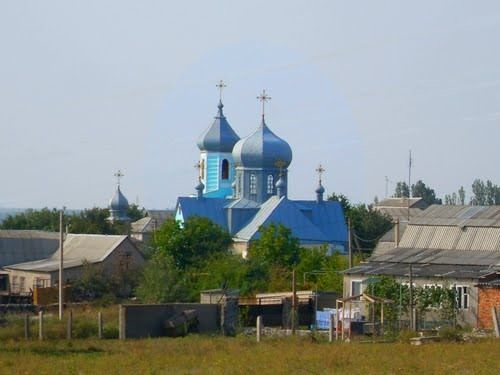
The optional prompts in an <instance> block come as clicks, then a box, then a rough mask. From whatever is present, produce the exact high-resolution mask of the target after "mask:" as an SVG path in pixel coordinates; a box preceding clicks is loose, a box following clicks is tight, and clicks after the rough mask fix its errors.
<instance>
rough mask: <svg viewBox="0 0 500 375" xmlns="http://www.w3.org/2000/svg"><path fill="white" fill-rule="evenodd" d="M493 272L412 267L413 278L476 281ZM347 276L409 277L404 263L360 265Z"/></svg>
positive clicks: (478, 268) (465, 267)
mask: <svg viewBox="0 0 500 375" xmlns="http://www.w3.org/2000/svg"><path fill="white" fill-rule="evenodd" d="M493 272H494V271H493V270H491V269H490V268H488V267H485V266H468V265H463V266H461V267H457V266H456V265H446V264H430V265H422V266H419V265H415V266H412V274H413V277H414V278H417V277H420V278H451V279H478V278H480V277H484V276H486V275H490V274H491V273H493ZM344 273H345V274H347V275H386V276H405V277H408V276H409V265H408V264H405V263H384V262H373V263H371V262H370V263H367V264H361V265H359V266H356V267H353V268H351V269H349V270H347V271H345V272H344Z"/></svg>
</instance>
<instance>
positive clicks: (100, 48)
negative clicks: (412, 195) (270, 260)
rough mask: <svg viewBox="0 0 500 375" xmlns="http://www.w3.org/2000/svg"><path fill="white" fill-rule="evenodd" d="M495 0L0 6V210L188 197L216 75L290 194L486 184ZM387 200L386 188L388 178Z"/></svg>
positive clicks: (493, 164)
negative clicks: (402, 184)
mask: <svg viewBox="0 0 500 375" xmlns="http://www.w3.org/2000/svg"><path fill="white" fill-rule="evenodd" d="M499 41H500V2H498V1H474V2H471V1H437V0H434V1H331V0H330V1H291V0H287V1H269V0H268V1H251V2H240V1H182V2H178V1H176V2H174V1H124V0H120V1H117V0H116V1H111V0H109V1H105V0H100V1H89V0H87V1H67V0H65V1H50V0H46V1H15V2H7V1H2V2H0V48H1V55H0V56H1V58H0V158H1V159H0V160H1V163H0V165H1V176H2V178H1V183H0V207H44V206H49V207H61V206H63V205H64V206H67V207H74V208H84V207H92V206H94V205H97V206H105V205H106V204H107V202H108V200H109V198H110V196H111V195H112V193H113V190H114V184H115V179H114V177H113V174H114V172H115V171H116V170H117V169H118V168H120V169H122V171H123V172H124V173H125V177H124V178H123V181H122V189H123V191H124V193H125V194H126V196H127V197H128V198H129V200H130V201H135V200H136V199H137V198H138V199H139V203H140V205H141V206H146V207H148V208H166V207H173V206H174V204H175V200H176V197H177V196H179V195H188V194H191V193H192V192H193V187H194V185H195V184H196V171H195V169H194V168H193V165H194V164H195V162H196V161H197V159H198V149H197V147H196V140H197V138H198V136H199V134H201V133H202V132H203V130H205V129H206V128H207V127H208V126H209V125H210V123H211V122H212V121H213V116H214V115H215V113H216V109H217V108H216V104H217V100H218V92H217V90H216V88H215V84H216V83H217V82H218V80H219V79H223V80H225V81H226V82H227V85H228V87H227V89H226V90H225V92H224V103H225V108H224V109H225V113H226V115H227V117H228V120H229V122H230V123H231V125H232V126H233V128H234V129H235V131H236V132H237V133H238V134H239V135H240V136H241V137H243V136H246V135H248V134H249V133H251V132H252V131H253V130H254V129H255V128H256V127H257V126H258V124H259V116H260V106H259V103H258V101H257V100H256V99H255V97H256V96H257V95H258V94H259V92H260V91H261V90H262V89H263V88H265V89H267V91H268V92H269V94H270V95H271V96H272V98H273V99H272V101H271V103H270V105H269V106H268V114H267V116H266V118H267V123H268V125H269V127H270V128H271V129H272V130H273V131H274V132H275V133H276V134H278V135H279V136H281V137H282V138H284V139H286V140H287V141H288V142H289V143H290V145H291V146H292V149H293V153H294V158H293V162H292V164H291V166H290V172H289V173H290V182H289V194H290V196H291V197H292V198H313V196H314V188H315V187H316V184H317V176H316V174H315V172H314V170H315V168H316V167H317V165H318V163H319V162H321V163H322V164H323V165H324V167H325V168H326V170H327V172H326V173H325V175H324V185H325V187H326V189H327V193H330V192H332V191H335V192H341V193H344V194H346V195H347V196H349V197H350V198H351V199H352V200H353V201H355V202H359V201H363V202H371V201H372V199H373V197H374V196H375V195H377V196H379V197H383V196H384V194H385V179H384V176H388V177H389V179H390V180H391V181H398V180H402V179H405V178H406V176H407V169H406V166H407V155H408V150H409V149H410V148H411V149H412V152H413V155H414V169H413V176H414V178H415V179H423V180H424V181H425V182H426V183H427V184H428V185H430V186H432V187H433V188H435V189H436V191H437V193H438V195H440V196H443V195H444V194H446V193H451V192H452V191H454V190H456V189H457V188H458V187H459V186H460V185H464V186H465V187H466V189H467V190H470V184H471V183H472V180H473V179H474V178H476V177H479V178H483V179H491V180H493V181H495V182H496V183H500V172H499V167H498V166H499V165H500V152H499V151H498V142H499V139H500V48H499V46H500V42H499ZM389 188H390V190H391V191H392V190H393V188H394V187H393V185H392V184H390V185H389Z"/></svg>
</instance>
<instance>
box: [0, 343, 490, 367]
mask: <svg viewBox="0 0 500 375" xmlns="http://www.w3.org/2000/svg"><path fill="white" fill-rule="evenodd" d="M0 373H2V374H18V373H22V374H249V373H258V374H343V373H346V374H347V373H349V374H413V373H421V374H498V373H500V340H493V339H491V340H484V341H480V342H476V343H434V344H428V345H423V346H418V347H416V346H411V345H409V344H406V343H390V344H384V343H379V344H371V343H370V344H363V343H350V344H338V343H335V344H328V343H327V342H313V341H311V339H310V338H299V337H289V338H285V339H271V338H267V339H265V340H263V342H261V343H256V342H255V338H253V337H244V336H241V337H236V338H224V337H219V336H214V337H209V336H198V335H190V336H187V337H185V338H175V339H174V338H164V339H147V340H128V341H119V340H102V341H99V340H94V339H92V340H73V341H64V340H52V341H44V342H38V341H22V340H2V341H0Z"/></svg>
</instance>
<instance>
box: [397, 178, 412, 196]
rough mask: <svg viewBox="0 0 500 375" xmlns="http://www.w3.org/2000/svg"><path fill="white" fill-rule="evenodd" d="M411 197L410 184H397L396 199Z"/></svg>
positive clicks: (401, 182) (400, 182)
mask: <svg viewBox="0 0 500 375" xmlns="http://www.w3.org/2000/svg"><path fill="white" fill-rule="evenodd" d="M409 196H410V189H409V188H408V184H407V183H406V182H404V181H399V182H398V183H397V184H396V190H395V191H394V198H408V197H409Z"/></svg>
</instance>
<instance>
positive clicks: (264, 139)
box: [233, 119, 292, 168]
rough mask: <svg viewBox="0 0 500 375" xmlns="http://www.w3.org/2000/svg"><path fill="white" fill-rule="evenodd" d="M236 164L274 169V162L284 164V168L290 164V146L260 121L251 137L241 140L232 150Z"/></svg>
mask: <svg viewBox="0 0 500 375" xmlns="http://www.w3.org/2000/svg"><path fill="white" fill-rule="evenodd" d="M233 158H234V162H235V163H236V164H239V165H242V166H243V167H250V168H276V162H277V161H278V160H281V161H283V162H284V165H283V168H286V167H288V166H289V165H290V163H291V162H292V149H291V148H290V145H289V144H288V143H287V142H286V141H284V140H283V139H281V138H280V137H278V136H277V135H276V134H274V133H273V132H272V131H271V130H270V129H269V128H268V127H267V125H266V123H265V122H264V119H262V123H261V125H260V126H259V128H258V129H257V130H256V131H255V132H254V133H253V134H251V135H249V136H248V137H246V138H243V139H241V140H240V141H238V142H237V143H236V145H235V146H234V149H233Z"/></svg>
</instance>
